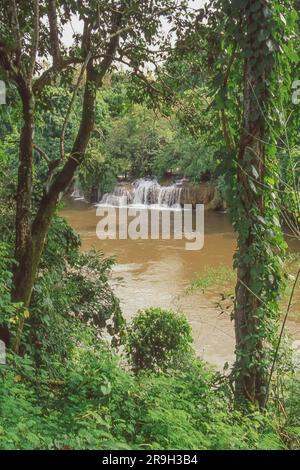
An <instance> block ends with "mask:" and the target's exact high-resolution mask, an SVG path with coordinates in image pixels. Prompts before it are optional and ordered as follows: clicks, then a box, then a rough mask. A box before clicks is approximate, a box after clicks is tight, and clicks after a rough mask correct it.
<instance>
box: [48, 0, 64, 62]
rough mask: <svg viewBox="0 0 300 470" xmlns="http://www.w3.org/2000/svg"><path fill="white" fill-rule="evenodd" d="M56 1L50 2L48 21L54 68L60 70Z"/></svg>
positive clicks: (50, 0) (51, 0) (49, 0)
mask: <svg viewBox="0 0 300 470" xmlns="http://www.w3.org/2000/svg"><path fill="white" fill-rule="evenodd" d="M56 10H57V5H56V0H48V20H49V27H50V45H51V54H52V59H53V68H54V69H58V68H59V66H60V63H61V51H60V47H59V31H58V25H57V14H56Z"/></svg>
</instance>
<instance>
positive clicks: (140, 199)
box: [99, 178, 182, 209]
mask: <svg viewBox="0 0 300 470" xmlns="http://www.w3.org/2000/svg"><path fill="white" fill-rule="evenodd" d="M181 194H182V187H181V183H180V182H179V183H174V184H172V185H170V186H161V185H160V184H159V183H158V181H157V180H156V179H144V178H141V179H138V180H136V181H134V182H133V183H132V184H129V183H119V184H117V185H116V186H115V187H114V189H113V191H112V192H111V193H107V194H104V196H103V197H102V199H101V201H100V202H99V205H101V206H117V207H122V206H123V207H124V206H132V207H139V206H146V207H150V208H158V209H160V208H161V209H163V208H171V207H172V208H176V207H177V208H180V207H181V206H180V203H181Z"/></svg>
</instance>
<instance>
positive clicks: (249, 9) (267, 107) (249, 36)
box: [213, 0, 297, 406]
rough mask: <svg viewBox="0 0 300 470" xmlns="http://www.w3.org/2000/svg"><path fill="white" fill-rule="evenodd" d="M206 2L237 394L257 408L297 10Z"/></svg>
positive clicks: (264, 2)
mask: <svg viewBox="0 0 300 470" xmlns="http://www.w3.org/2000/svg"><path fill="white" fill-rule="evenodd" d="M213 3H214V6H215V8H216V9H218V11H219V14H220V17H222V13H223V15H224V16H223V25H222V27H223V30H224V31H225V33H224V36H223V39H222V48H223V55H222V57H221V60H220V63H219V71H218V80H219V82H220V86H219V88H218V93H217V95H216V96H217V98H216V101H217V106H218V108H219V112H220V124H221V127H222V131H223V134H224V140H225V143H226V151H224V155H223V162H222V165H223V167H226V175H227V183H228V184H227V187H228V190H227V203H228V206H229V209H230V214H231V218H232V221H233V225H234V228H235V231H236V233H237V235H238V248H237V252H236V254H235V260H234V265H235V268H236V269H237V285H236V298H235V309H234V320H235V332H236V365H235V371H234V373H235V384H236V398H237V400H238V401H240V400H242V401H244V399H247V400H250V401H251V402H256V401H258V402H259V403H260V405H261V406H263V405H264V404H265V402H266V400H265V398H266V397H265V396H266V390H267V386H266V384H267V376H268V371H269V368H270V362H271V359H272V355H273V350H274V345H275V344H276V338H277V330H278V321H279V318H280V312H279V307H278V298H279V295H280V293H281V290H282V288H283V285H284V283H283V280H282V258H283V255H284V252H285V249H286V243H285V241H284V238H283V233H282V229H281V222H280V185H279V178H278V175H279V168H278V166H279V165H278V158H277V145H278V137H279V136H280V134H281V132H282V122H281V121H280V115H279V114H280V113H278V109H279V108H280V107H279V103H282V101H287V97H288V90H289V89H290V76H291V66H290V62H291V61H292V60H296V56H295V52H294V51H293V45H292V43H291V41H290V40H289V39H290V38H289V35H292V32H293V31H294V28H295V27H296V21H297V14H296V13H295V11H294V10H293V9H292V8H291V5H290V4H289V5H288V3H289V2H281V1H269V0H233V1H227V2H221V3H220V2H213ZM220 71H221V72H220ZM283 71H284V72H285V76H283V75H282V72H283ZM278 77H279V79H280V83H278ZM241 108H242V110H243V113H242V114H241ZM238 129H240V130H238Z"/></svg>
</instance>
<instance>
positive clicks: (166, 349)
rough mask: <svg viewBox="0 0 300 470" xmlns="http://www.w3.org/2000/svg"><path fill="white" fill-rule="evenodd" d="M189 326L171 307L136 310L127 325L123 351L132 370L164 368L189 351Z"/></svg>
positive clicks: (183, 356) (183, 317)
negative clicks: (134, 315) (136, 312)
mask: <svg viewBox="0 0 300 470" xmlns="http://www.w3.org/2000/svg"><path fill="white" fill-rule="evenodd" d="M192 341H193V339H192V335H191V327H190V325H189V324H188V321H187V319H186V318H185V316H184V315H182V314H179V313H176V312H174V311H172V310H163V309H160V308H149V309H146V310H144V311H139V312H138V314H137V315H136V317H135V318H134V319H133V321H132V324H131V326H130V327H129V328H128V338H127V345H126V351H127V355H128V358H129V360H130V362H131V364H132V367H133V370H134V371H135V372H139V371H140V370H143V369H144V370H146V369H148V370H151V371H154V372H159V371H166V370H168V369H169V368H172V367H176V366H178V365H179V364H180V363H182V362H183V361H184V360H185V359H186V358H187V357H190V356H191V354H192V348H191V343H192Z"/></svg>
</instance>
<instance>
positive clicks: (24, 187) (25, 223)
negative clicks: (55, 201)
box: [12, 82, 34, 305]
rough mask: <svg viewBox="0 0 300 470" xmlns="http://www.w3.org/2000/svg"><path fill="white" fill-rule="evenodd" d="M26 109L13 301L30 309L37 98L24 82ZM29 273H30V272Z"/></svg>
mask: <svg viewBox="0 0 300 470" xmlns="http://www.w3.org/2000/svg"><path fill="white" fill-rule="evenodd" d="M19 92H20V96H21V98H22V106H23V127H22V130H21V136H20V159H19V161H20V164H19V171H18V189H17V204H16V223H15V226H16V240H15V260H16V262H17V265H16V267H15V269H14V277H13V284H14V289H13V292H12V298H13V300H14V301H15V302H19V301H22V302H24V304H25V305H28V303H29V301H30V284H31V282H32V279H31V281H29V279H28V277H27V275H25V273H27V271H28V268H29V266H28V262H27V260H28V253H29V252H30V251H31V196H32V157H33V138H34V98H33V94H32V90H31V89H30V86H28V85H27V84H26V83H25V82H22V83H21V84H20V86H19ZM29 271H30V269H29Z"/></svg>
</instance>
